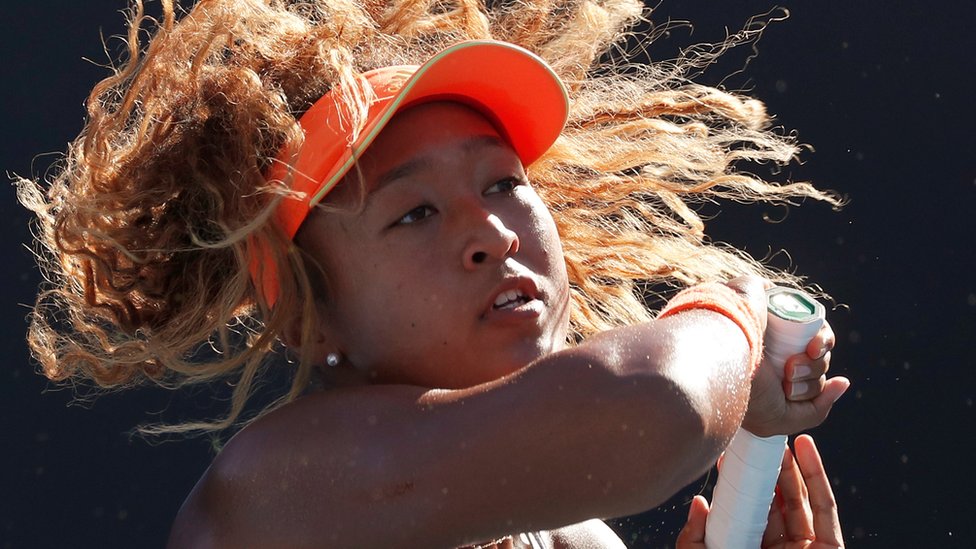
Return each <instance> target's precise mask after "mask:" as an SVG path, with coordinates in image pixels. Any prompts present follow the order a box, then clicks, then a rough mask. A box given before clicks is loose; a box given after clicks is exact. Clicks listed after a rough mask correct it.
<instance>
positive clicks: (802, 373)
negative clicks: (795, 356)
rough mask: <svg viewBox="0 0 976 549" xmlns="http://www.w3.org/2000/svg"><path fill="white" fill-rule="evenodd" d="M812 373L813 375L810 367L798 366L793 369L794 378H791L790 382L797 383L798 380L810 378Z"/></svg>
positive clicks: (805, 365)
mask: <svg viewBox="0 0 976 549" xmlns="http://www.w3.org/2000/svg"><path fill="white" fill-rule="evenodd" d="M811 373H813V370H812V369H811V368H810V365H808V364H797V365H796V366H794V367H793V377H791V378H790V381H796V380H798V379H802V378H804V377H807V376H809V375H810V374H811Z"/></svg>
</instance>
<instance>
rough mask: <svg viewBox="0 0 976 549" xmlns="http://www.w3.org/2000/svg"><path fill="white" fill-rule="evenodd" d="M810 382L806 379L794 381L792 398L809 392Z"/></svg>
mask: <svg viewBox="0 0 976 549" xmlns="http://www.w3.org/2000/svg"><path fill="white" fill-rule="evenodd" d="M809 386H810V384H809V383H807V382H806V381H797V382H794V383H793V388H792V389H790V398H796V397H798V396H800V395H802V394H803V393H805V392H807V389H808V388H809Z"/></svg>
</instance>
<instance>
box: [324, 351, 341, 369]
mask: <svg viewBox="0 0 976 549" xmlns="http://www.w3.org/2000/svg"><path fill="white" fill-rule="evenodd" d="M325 363H326V364H328V365H329V367H330V368H335V367H336V366H338V365H339V353H329V354H328V355H326V356H325Z"/></svg>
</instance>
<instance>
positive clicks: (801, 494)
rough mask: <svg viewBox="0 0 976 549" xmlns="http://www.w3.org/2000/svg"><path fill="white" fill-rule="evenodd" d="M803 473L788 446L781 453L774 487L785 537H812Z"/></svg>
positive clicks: (811, 523) (808, 502)
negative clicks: (780, 465)
mask: <svg viewBox="0 0 976 549" xmlns="http://www.w3.org/2000/svg"><path fill="white" fill-rule="evenodd" d="M803 481H804V478H803V475H802V474H801V473H800V468H799V467H797V464H796V459H795V458H794V457H793V452H791V451H790V449H789V448H787V449H786V452H784V455H783V468H782V470H781V471H780V474H779V481H778V482H777V483H776V489H777V490H778V492H779V495H780V498H779V502H780V512H781V513H782V515H783V523H784V524H785V533H786V539H788V540H791V541H795V540H804V539H813V520H812V516H813V512H812V511H811V509H810V496H809V494H808V493H807V487H806V484H805V483H804V482H803Z"/></svg>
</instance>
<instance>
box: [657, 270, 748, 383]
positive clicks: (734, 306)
mask: <svg viewBox="0 0 976 549" xmlns="http://www.w3.org/2000/svg"><path fill="white" fill-rule="evenodd" d="M689 309H707V310H709V311H715V312H716V313H720V314H722V315H725V316H726V317H728V318H729V319H730V320H732V322H735V323H736V325H737V326H738V327H739V329H740V330H742V333H743V334H745V336H746V341H748V342H749V354H750V359H749V360H750V365H749V375H750V377H751V376H752V375H753V374H754V373H755V371H756V368H757V367H758V366H759V361H760V360H762V344H763V343H762V342H763V339H762V336H763V334H762V330H761V328H762V319H761V318H760V317H759V314H758V313H756V312H755V311H753V310H752V308H751V307H749V305H748V304H747V303H746V301H745V298H743V297H742V296H741V295H739V293H738V292H736V291H735V290H733V289H732V288H729V287H728V286H726V285H725V284H718V283H716V282H709V283H706V284H699V285H698V286H692V287H691V288H688V289H686V290H682V291H681V292H679V293H678V295H676V296H674V297H673V298H672V299H671V301H669V302H668V304H667V305H666V306H665V307H664V310H662V311H661V314H660V315H659V316H658V318H665V317H668V316H671V315H674V314H678V313H680V312H682V311H687V310H689Z"/></svg>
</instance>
